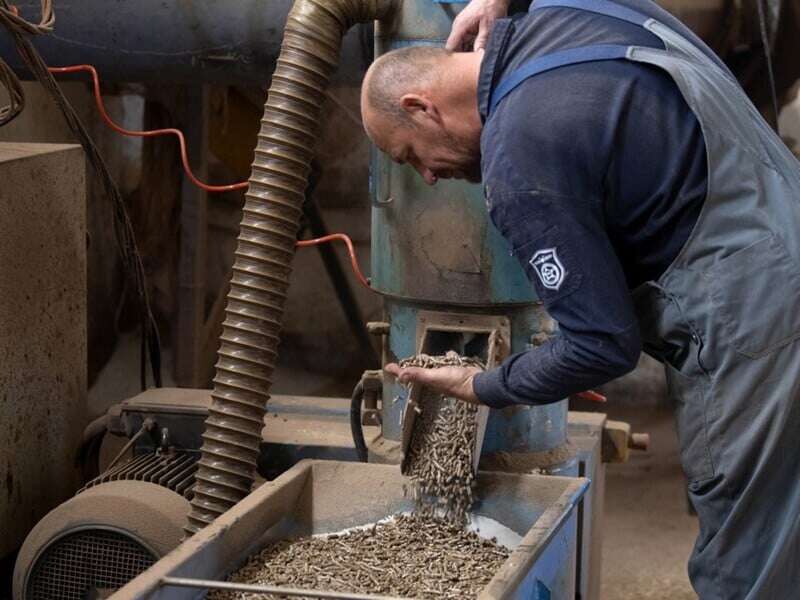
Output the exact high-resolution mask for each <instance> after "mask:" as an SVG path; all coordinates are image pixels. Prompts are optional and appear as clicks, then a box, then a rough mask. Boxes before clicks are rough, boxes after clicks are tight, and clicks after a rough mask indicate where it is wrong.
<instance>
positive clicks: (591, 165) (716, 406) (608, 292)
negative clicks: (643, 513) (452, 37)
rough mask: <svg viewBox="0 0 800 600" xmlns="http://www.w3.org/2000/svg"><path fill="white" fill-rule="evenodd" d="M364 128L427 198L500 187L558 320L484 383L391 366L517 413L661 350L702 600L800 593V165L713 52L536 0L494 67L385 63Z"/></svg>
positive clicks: (368, 88)
mask: <svg viewBox="0 0 800 600" xmlns="http://www.w3.org/2000/svg"><path fill="white" fill-rule="evenodd" d="M479 1H480V2H482V3H484V4H485V3H486V1H487V0H479ZM475 22H477V21H474V22H473V25H474V24H475ZM474 29H475V27H473V32H474ZM456 45H458V44H456ZM362 112H363V118H364V124H365V128H366V130H367V133H368V134H369V136H370V137H371V138H372V139H373V141H374V142H375V144H376V145H377V146H378V147H379V148H380V149H381V150H383V151H384V152H386V153H388V154H389V155H391V156H392V158H393V159H394V160H396V161H398V162H401V163H402V162H406V163H409V164H410V165H412V166H413V167H414V168H415V169H417V171H419V173H420V175H422V177H423V178H424V179H425V180H426V181H427V182H428V183H429V184H434V183H436V181H438V179H441V178H449V177H456V178H465V179H468V180H471V181H479V180H482V182H483V185H484V189H485V193H486V200H487V205H488V207H489V212H490V216H491V219H492V221H493V223H494V224H495V226H496V227H497V228H498V229H499V230H500V231H501V233H502V234H503V235H504V236H505V237H506V238H507V239H508V241H509V243H510V246H511V248H512V250H513V252H514V254H515V255H516V256H517V257H518V259H519V260H520V263H521V264H522V265H523V267H524V269H525V271H526V273H527V275H528V277H529V278H530V280H531V281H532V282H533V284H534V286H535V288H536V292H537V294H538V296H539V298H541V300H542V301H543V302H544V304H545V306H546V307H547V309H548V311H549V312H550V314H551V315H552V316H553V317H554V318H555V319H556V320H557V321H558V322H559V325H560V328H559V329H560V331H559V335H558V336H557V337H556V338H554V339H553V340H551V342H549V343H548V344H545V345H544V346H540V347H538V348H535V349H533V350H531V351H528V352H525V353H521V354H517V355H514V356H512V357H510V358H509V359H508V360H506V361H505V362H504V363H503V364H502V365H501V366H500V367H499V368H497V369H494V370H492V371H490V372H487V373H478V372H477V370H475V369H469V368H457V367H450V368H444V369H435V370H422V369H413V368H407V369H400V368H399V367H398V366H397V365H389V366H387V370H388V371H389V372H390V373H393V374H395V375H397V376H398V377H399V379H400V380H401V381H403V382H408V381H412V380H413V381H420V382H423V383H426V384H428V385H430V386H433V387H435V388H437V389H439V390H441V391H443V392H445V393H448V394H450V395H453V396H455V397H458V398H461V399H462V400H465V401H469V402H481V403H485V404H488V405H489V406H492V407H496V408H499V407H504V406H508V405H510V404H515V403H528V404H535V403H547V402H553V401H556V400H558V399H560V398H563V397H566V396H569V395H571V394H573V393H575V392H579V391H581V390H585V389H588V388H590V387H594V386H596V385H599V384H602V383H604V382H606V381H609V380H610V379H613V378H614V377H617V376H619V375H621V374H623V373H625V372H627V371H629V370H631V369H632V368H633V367H634V366H635V364H636V361H637V358H638V356H639V353H640V350H641V349H642V348H644V350H645V351H646V352H648V353H649V354H651V355H652V356H654V357H656V358H658V359H659V360H661V361H662V362H663V363H664V364H665V366H666V370H667V381H668V384H669V388H670V394H671V396H672V397H673V398H674V399H675V401H676V413H677V415H676V416H677V424H678V434H679V438H680V444H681V461H682V464H683V468H684V471H685V472H686V475H687V478H688V480H689V494H690V497H691V499H692V502H693V504H694V506H695V508H696V509H697V512H698V516H699V518H700V535H699V537H698V540H697V544H696V546H695V549H694V552H693V555H692V557H691V560H690V564H689V571H690V577H691V579H692V583H693V585H694V587H695V589H696V591H697V592H698V594H699V595H700V597H701V598H703V599H724V600H729V599H733V598H770V599H772V598H791V597H798V592H797V591H796V590H795V587H796V584H797V582H798V580H799V579H800V518H798V516H799V515H800V451H798V450H797V443H798V442H797V438H798V433H800V310H798V302H800V165H798V162H797V161H796V159H795V158H794V157H793V156H792V155H791V153H789V151H788V150H787V149H786V147H785V146H783V144H782V143H781V142H780V140H779V139H778V138H777V137H776V136H775V135H774V133H773V132H772V131H771V130H770V129H769V127H768V126H767V125H766V124H765V123H764V121H763V120H762V119H761V117H760V116H759V115H758V113H757V112H756V111H755V110H754V109H753V107H752V105H751V104H750V103H749V102H748V100H747V98H746V97H745V95H744V94H743V93H742V91H741V89H740V88H739V87H738V85H737V84H736V82H735V80H734V78H733V77H732V76H731V75H730V74H729V72H728V71H727V70H726V69H725V67H724V66H723V65H722V64H721V62H720V61H719V60H718V59H717V58H716V57H715V56H714V55H713V53H712V52H711V51H710V50H709V49H708V48H706V47H705V46H704V45H703V44H702V42H700V40H698V39H697V38H696V37H695V36H694V35H692V34H691V33H690V32H689V31H688V30H687V29H686V28H685V27H684V26H683V25H681V24H680V23H679V22H678V21H677V20H675V19H674V18H672V17H670V16H669V15H668V14H667V13H665V12H664V11H662V10H660V9H659V8H658V7H657V6H656V5H655V4H653V3H651V2H649V1H645V0H639V1H637V0H625V1H624V2H623V1H622V0H620V1H618V2H610V1H608V0H538V1H537V2H536V3H535V4H534V5H533V6H532V7H531V11H530V13H529V14H527V15H525V16H523V17H521V18H517V19H514V20H508V19H501V20H498V21H497V22H496V23H495V25H494V28H493V29H492V32H491V34H490V35H489V37H488V39H487V41H486V47H485V50H484V51H477V52H471V53H451V52H448V51H446V50H444V49H436V48H406V49H402V50H398V51H396V52H394V53H390V54H388V55H385V56H383V57H381V58H380V59H379V60H377V61H376V62H375V64H374V65H373V66H372V68H371V69H370V71H369V72H368V74H367V76H366V78H365V81H364V88H363V92H362Z"/></svg>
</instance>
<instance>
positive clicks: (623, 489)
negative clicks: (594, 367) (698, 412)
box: [601, 399, 698, 600]
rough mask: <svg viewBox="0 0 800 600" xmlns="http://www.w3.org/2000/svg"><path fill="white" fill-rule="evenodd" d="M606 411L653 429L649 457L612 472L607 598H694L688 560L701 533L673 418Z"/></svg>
mask: <svg viewBox="0 0 800 600" xmlns="http://www.w3.org/2000/svg"><path fill="white" fill-rule="evenodd" d="M612 403H613V399H612V401H610V404H611V405H610V406H608V407H606V408H607V410H606V412H607V413H609V416H610V417H611V418H613V419H618V420H622V421H627V422H628V423H630V424H631V425H632V426H633V430H634V431H637V432H639V431H641V432H648V433H650V436H651V447H650V450H649V451H648V452H646V453H645V452H636V453H633V454H632V457H631V460H630V461H629V462H628V463H627V464H622V465H608V468H607V472H606V477H607V478H606V499H605V502H606V504H605V516H606V524H605V538H604V540H603V579H602V596H601V597H602V598H603V600H634V599H635V600H689V599H692V598H697V595H696V594H695V593H694V592H693V591H692V588H691V586H690V584H689V578H688V576H687V574H686V562H687V560H688V557H689V554H690V552H691V549H692V546H693V544H694V539H695V537H696V535H697V530H698V526H697V518H696V517H694V516H691V515H689V512H688V508H687V499H686V493H685V479H684V476H683V472H682V471H681V467H680V465H679V463H678V447H677V440H676V437H675V430H674V425H673V419H672V414H671V412H669V411H668V410H667V409H654V408H646V409H641V410H637V409H635V408H627V407H626V408H619V407H614V406H613V404H612Z"/></svg>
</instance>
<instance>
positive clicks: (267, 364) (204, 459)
mask: <svg viewBox="0 0 800 600" xmlns="http://www.w3.org/2000/svg"><path fill="white" fill-rule="evenodd" d="M391 6H392V0H296V2H295V3H294V6H293V7H292V10H291V12H290V13H289V16H288V18H287V21H286V29H285V31H284V37H283V43H282V45H281V52H280V55H279V57H278V63H277V67H276V69H275V73H274V74H273V76H272V83H271V86H270V89H269V95H268V98H267V102H266V104H265V106H264V116H263V118H262V120H261V132H260V133H259V136H258V144H257V146H256V150H255V159H254V162H253V168H252V171H251V174H250V180H249V188H248V191H247V197H246V202H245V206H244V214H243V216H242V222H241V225H240V232H239V240H238V245H237V249H236V257H235V262H234V265H233V274H232V277H231V288H230V292H229V293H228V303H227V306H226V309H225V322H224V324H223V332H222V337H221V346H220V349H219V352H218V360H217V364H216V377H215V378H214V390H213V392H212V394H211V396H212V403H211V408H210V410H209V415H208V418H207V419H206V429H205V433H204V434H203V447H202V456H201V458H200V462H199V465H200V467H199V469H198V472H197V482H196V484H195V488H194V499H193V500H192V510H191V512H190V514H189V521H188V523H187V525H186V528H185V529H186V533H187V534H188V535H191V534H193V533H195V532H196V531H198V530H200V529H202V528H203V527H205V526H206V525H208V524H209V523H211V522H212V521H213V520H214V519H216V518H217V517H218V516H219V515H221V514H222V513H224V512H225V511H227V510H228V509H229V508H231V507H232V506H233V505H234V504H236V503H237V502H238V501H239V500H241V499H242V498H244V497H245V496H247V495H248V494H249V493H250V488H251V486H252V484H253V477H254V474H255V466H256V458H257V456H258V452H259V443H260V442H261V430H262V428H263V424H264V412H265V410H266V403H267V400H268V399H269V388H270V385H271V384H272V380H271V378H272V372H273V370H274V368H275V363H276V359H277V347H278V338H279V333H280V328H281V321H282V317H283V305H284V302H285V300H286V291H287V288H288V285H289V273H290V272H291V263H292V258H293V257H294V249H295V242H296V238H297V231H298V227H299V221H300V215H301V212H302V204H303V200H304V192H305V189H306V185H307V183H308V172H309V164H310V162H311V158H312V155H313V147H314V144H315V142H316V139H317V134H318V129H319V117H320V111H321V108H322V105H323V102H324V100H325V93H326V89H327V87H328V82H329V79H330V77H331V75H332V73H333V72H334V70H335V69H336V66H337V64H338V61H339V52H340V48H341V42H342V37H343V35H344V33H345V32H346V31H347V30H348V29H349V28H350V27H351V26H353V25H355V24H356V23H366V22H370V21H374V20H377V19H383V18H385V17H386V16H387V15H388V14H389V11H390V10H391Z"/></svg>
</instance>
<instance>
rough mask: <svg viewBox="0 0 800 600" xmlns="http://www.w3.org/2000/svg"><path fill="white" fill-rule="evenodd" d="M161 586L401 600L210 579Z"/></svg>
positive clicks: (167, 580)
mask: <svg viewBox="0 0 800 600" xmlns="http://www.w3.org/2000/svg"><path fill="white" fill-rule="evenodd" d="M161 585H162V586H170V585H171V586H175V587H190V588H206V589H209V590H230V591H233V592H247V593H248V594H281V595H282V596H298V597H302V598H326V599H328V598H330V599H332V600H402V598H399V597H398V596H376V595H374V594H358V593H355V592H352V593H351V592H323V591H319V590H301V589H298V588H290V587H282V586H277V585H253V584H249V583H230V582H227V581H214V580H212V579H189V578H187V577H164V578H162V579H161Z"/></svg>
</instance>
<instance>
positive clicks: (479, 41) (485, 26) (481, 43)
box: [472, 21, 492, 52]
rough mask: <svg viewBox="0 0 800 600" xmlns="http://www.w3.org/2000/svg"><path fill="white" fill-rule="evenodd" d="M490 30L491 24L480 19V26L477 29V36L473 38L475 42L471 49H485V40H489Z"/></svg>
mask: <svg viewBox="0 0 800 600" xmlns="http://www.w3.org/2000/svg"><path fill="white" fill-rule="evenodd" d="M491 30H492V24H491V23H488V22H486V21H481V27H480V30H479V31H478V36H477V37H476V38H475V44H474V45H473V47H472V49H473V50H475V51H476V52H477V51H478V50H485V49H486V42H487V41H489V32H490V31H491Z"/></svg>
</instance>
